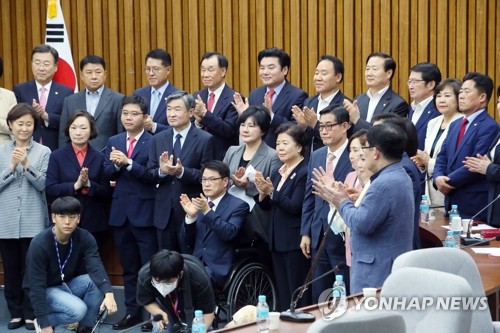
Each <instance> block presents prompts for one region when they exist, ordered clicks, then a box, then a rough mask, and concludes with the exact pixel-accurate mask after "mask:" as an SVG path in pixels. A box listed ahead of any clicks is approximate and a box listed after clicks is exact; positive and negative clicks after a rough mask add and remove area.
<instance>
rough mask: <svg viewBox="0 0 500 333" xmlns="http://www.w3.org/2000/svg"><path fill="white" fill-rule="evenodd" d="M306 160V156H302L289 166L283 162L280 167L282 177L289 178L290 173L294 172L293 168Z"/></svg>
mask: <svg viewBox="0 0 500 333" xmlns="http://www.w3.org/2000/svg"><path fill="white" fill-rule="evenodd" d="M303 160H304V157H302V158H301V159H300V160H299V161H298V162H297V163H295V164H294V165H292V166H291V167H289V168H287V166H286V164H283V165H282V166H281V167H280V168H279V169H278V172H279V173H280V175H281V177H283V178H288V176H290V174H291V173H292V171H293V170H295V168H296V167H297V165H299V164H300V162H302V161H303Z"/></svg>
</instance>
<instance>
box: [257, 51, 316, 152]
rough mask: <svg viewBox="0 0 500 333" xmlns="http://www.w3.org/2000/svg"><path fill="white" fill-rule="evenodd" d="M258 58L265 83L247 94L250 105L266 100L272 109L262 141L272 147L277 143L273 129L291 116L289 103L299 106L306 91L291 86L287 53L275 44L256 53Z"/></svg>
mask: <svg viewBox="0 0 500 333" xmlns="http://www.w3.org/2000/svg"><path fill="white" fill-rule="evenodd" d="M257 60H258V62H259V76H260V79H261V80H262V83H264V85H263V86H260V87H258V88H256V89H254V90H252V91H251V92H250V94H249V96H248V103H249V104H250V105H258V106H260V105H262V104H265V105H266V107H267V108H268V109H269V112H270V113H271V128H270V130H269V132H268V133H267V135H266V137H265V139H264V141H265V142H266V143H267V145H268V146H269V147H271V148H275V147H276V136H275V135H274V132H275V131H276V129H277V128H278V126H279V125H281V124H283V123H286V122H288V121H290V120H291V118H292V106H294V105H297V106H298V107H299V108H301V107H302V105H303V104H304V100H305V99H306V98H307V93H306V92H305V91H303V90H301V89H300V88H297V87H295V86H292V85H291V84H290V82H288V80H287V79H286V76H287V75H288V71H289V70H290V56H289V55H288V53H286V52H285V51H283V50H282V49H278V48H276V47H273V48H270V49H264V50H262V51H260V52H259V55H258V57H257Z"/></svg>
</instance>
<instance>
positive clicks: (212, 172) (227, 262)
mask: <svg viewBox="0 0 500 333" xmlns="http://www.w3.org/2000/svg"><path fill="white" fill-rule="evenodd" d="M228 184H229V167H228V166H227V165H226V164H225V163H224V162H221V161H217V160H213V161H210V162H207V163H205V164H204V165H203V168H202V178H201V186H202V188H203V193H204V194H200V195H199V196H198V197H193V198H189V196H187V195H186V194H182V195H181V198H180V200H181V205H182V208H183V209H184V211H185V212H186V217H185V223H184V224H183V226H182V229H181V238H182V239H183V240H184V242H185V243H186V244H187V246H188V247H189V248H190V249H193V255H194V256H196V257H198V258H199V259H200V260H201V261H202V262H203V264H204V265H205V270H206V271H207V274H208V275H209V276H210V278H211V281H212V285H213V286H214V287H219V288H222V287H223V286H224V284H225V283H226V280H227V277H228V275H229V273H230V272H231V268H232V267H233V262H234V250H235V245H236V243H235V242H234V239H235V238H236V236H237V235H238V233H239V231H240V229H241V227H242V226H243V223H244V222H245V220H246V217H247V216H248V213H249V206H248V204H247V203H246V202H244V201H243V200H241V199H238V198H236V197H234V196H232V195H231V194H229V193H227V192H226V190H227V185H228Z"/></svg>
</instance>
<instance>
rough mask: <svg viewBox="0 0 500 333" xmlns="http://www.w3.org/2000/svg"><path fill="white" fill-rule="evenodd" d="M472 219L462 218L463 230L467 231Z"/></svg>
mask: <svg viewBox="0 0 500 333" xmlns="http://www.w3.org/2000/svg"><path fill="white" fill-rule="evenodd" d="M469 222H470V219H462V232H463V233H466V232H467V230H468V228H469Z"/></svg>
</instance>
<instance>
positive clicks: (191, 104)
mask: <svg viewBox="0 0 500 333" xmlns="http://www.w3.org/2000/svg"><path fill="white" fill-rule="evenodd" d="M176 99H182V101H183V102H184V105H185V106H186V108H187V109H188V110H191V109H194V108H195V107H196V101H195V99H194V97H193V95H191V94H190V93H188V92H187V91H183V90H178V91H176V92H173V93H172V94H170V95H169V96H168V97H167V100H166V101H165V104H166V105H168V104H169V103H170V102H171V101H173V100H176Z"/></svg>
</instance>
